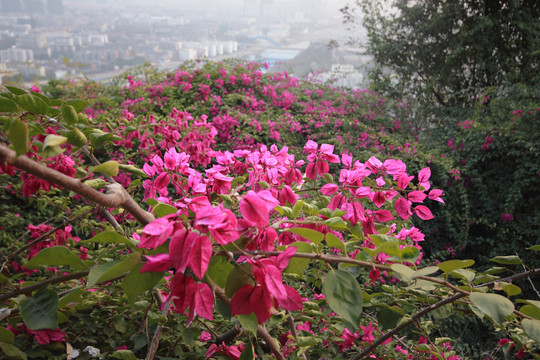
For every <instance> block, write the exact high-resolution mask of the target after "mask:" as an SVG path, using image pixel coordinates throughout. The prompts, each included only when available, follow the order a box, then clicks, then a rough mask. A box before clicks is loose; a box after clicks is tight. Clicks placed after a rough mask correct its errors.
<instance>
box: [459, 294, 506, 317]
mask: <svg viewBox="0 0 540 360" xmlns="http://www.w3.org/2000/svg"><path fill="white" fill-rule="evenodd" d="M469 297H470V299H471V302H472V303H473V305H474V306H476V307H477V308H478V309H479V310H480V311H482V312H483V313H484V314H486V315H488V316H489V317H491V318H492V319H493V320H495V321H496V322H498V323H499V324H502V322H503V320H504V318H505V317H506V316H508V315H511V314H512V312H513V311H514V304H513V303H512V302H511V301H510V300H508V299H507V298H505V297H504V296H501V295H497V294H485V293H477V292H475V293H472V294H471V295H470V296H469Z"/></svg>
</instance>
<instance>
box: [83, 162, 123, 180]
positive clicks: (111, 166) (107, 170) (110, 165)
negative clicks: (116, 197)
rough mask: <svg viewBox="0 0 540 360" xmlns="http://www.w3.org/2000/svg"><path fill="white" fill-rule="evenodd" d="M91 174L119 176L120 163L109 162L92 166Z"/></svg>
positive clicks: (90, 168) (89, 169)
mask: <svg viewBox="0 0 540 360" xmlns="http://www.w3.org/2000/svg"><path fill="white" fill-rule="evenodd" d="M88 171H90V172H93V173H95V172H100V173H103V174H105V175H108V176H110V177H114V176H116V175H118V161H114V160H109V161H106V162H104V163H103V164H100V165H98V166H90V167H89V168H88Z"/></svg>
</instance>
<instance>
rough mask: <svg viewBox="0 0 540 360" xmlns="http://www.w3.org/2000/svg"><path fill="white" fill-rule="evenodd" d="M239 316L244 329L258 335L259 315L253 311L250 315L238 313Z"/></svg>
mask: <svg viewBox="0 0 540 360" xmlns="http://www.w3.org/2000/svg"><path fill="white" fill-rule="evenodd" d="M236 317H237V318H238V321H240V324H241V325H242V327H243V328H244V329H246V330H247V331H249V332H250V333H252V334H253V335H257V328H258V327H259V323H258V322H257V316H255V314H254V313H251V314H249V315H236Z"/></svg>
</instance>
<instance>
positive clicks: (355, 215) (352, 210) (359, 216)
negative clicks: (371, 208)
mask: <svg viewBox="0 0 540 360" xmlns="http://www.w3.org/2000/svg"><path fill="white" fill-rule="evenodd" d="M344 210H345V215H343V218H344V219H345V220H349V221H350V222H351V224H353V225H355V224H356V223H357V222H359V221H365V220H366V215H365V210H364V207H363V206H362V204H361V203H359V202H353V203H347V204H346V205H345V209H344Z"/></svg>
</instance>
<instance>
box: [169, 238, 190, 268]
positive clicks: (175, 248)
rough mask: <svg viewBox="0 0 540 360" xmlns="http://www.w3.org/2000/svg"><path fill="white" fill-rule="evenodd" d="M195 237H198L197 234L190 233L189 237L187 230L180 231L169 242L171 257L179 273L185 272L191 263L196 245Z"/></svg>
mask: <svg viewBox="0 0 540 360" xmlns="http://www.w3.org/2000/svg"><path fill="white" fill-rule="evenodd" d="M193 236H195V237H196V236H197V234H195V233H191V232H190V233H189V236H188V232H187V231H186V230H185V229H180V230H177V231H176V232H175V233H174V235H173V237H172V238H171V241H170V242H169V255H170V256H171V261H172V264H173V266H174V268H175V269H176V270H177V271H180V272H184V270H185V269H186V267H187V265H188V263H189V256H190V254H191V250H192V249H193V244H194V241H193ZM188 238H189V239H188Z"/></svg>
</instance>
